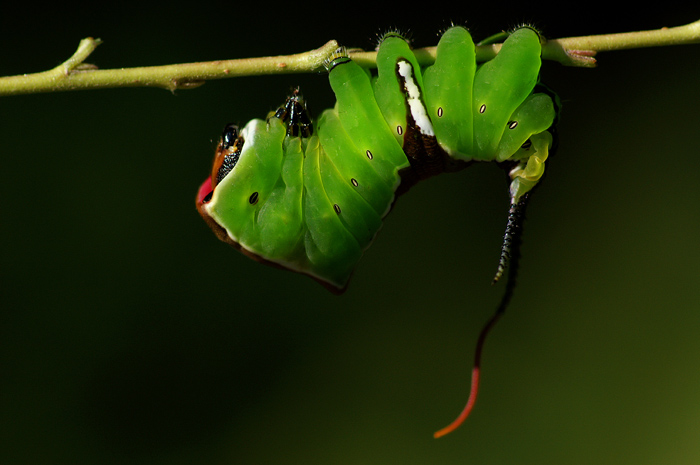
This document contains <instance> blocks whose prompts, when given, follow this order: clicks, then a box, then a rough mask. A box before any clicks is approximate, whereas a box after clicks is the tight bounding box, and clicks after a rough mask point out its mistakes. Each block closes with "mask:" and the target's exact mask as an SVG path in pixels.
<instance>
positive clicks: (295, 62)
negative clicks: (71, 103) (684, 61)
mask: <svg viewBox="0 0 700 465" xmlns="http://www.w3.org/2000/svg"><path fill="white" fill-rule="evenodd" d="M100 43H101V41H100V40H99V39H93V38H87V39H83V40H82V41H81V42H80V45H79V46H78V50H77V51H76V52H75V53H74V54H73V56H72V57H70V58H69V59H68V60H66V61H65V62H64V63H62V64H60V65H59V66H57V67H56V68H54V69H52V70H49V71H44V72H40V73H34V74H23V75H17V76H7V77H0V96H5V95H18V94H32V93H40V92H56V91H66V90H81V89H104V88H110V87H160V88H164V89H168V90H170V91H174V90H175V89H191V88H194V87H198V86H200V85H202V84H204V82H205V81H207V80H210V79H223V78H230V77H236V76H259V75H267V74H291V73H310V72H315V71H317V70H319V69H321V68H322V66H323V64H324V62H325V61H326V60H327V59H329V58H330V57H331V56H332V55H333V53H334V52H335V51H336V50H337V49H338V43H337V42H336V41H334V40H331V41H329V42H327V43H326V44H325V45H323V46H322V47H320V48H318V49H316V50H311V51H309V52H305V53H299V54H296V55H284V56H275V57H262V58H244V59H238V60H220V61H209V62H199V63H183V64H176V65H165V66H149V67H141V68H121V69H105V70H99V69H97V67H96V66H94V65H90V64H86V63H85V59H87V57H88V56H89V55H90V54H91V53H92V52H93V51H94V50H95V48H96V47H97V46H98V45H99V44H100ZM694 43H700V20H698V21H695V22H693V23H690V24H687V25H685V26H678V27H673V28H662V29H658V30H653V31H639V32H627V33H618V34H603V35H596V36H586V37H568V38H564V39H554V40H550V41H548V42H546V43H545V44H544V45H543V46H542V58H544V59H547V60H554V61H558V62H560V63H562V64H563V65H567V66H580V67H593V66H595V63H596V61H595V58H593V57H594V56H595V54H596V53H597V52H607V51H611V50H624V49H630V48H644V47H657V46H666V45H679V44H694ZM500 48H501V44H490V45H483V46H478V47H477V60H478V61H487V60H490V59H491V58H493V57H494V56H496V54H497V53H498V51H499V50H500ZM414 52H415V54H416V58H417V59H418V61H419V62H420V63H421V64H422V65H426V66H427V65H429V64H431V63H432V62H433V61H434V60H435V52H436V47H425V48H420V49H416V50H415V51H414ZM349 55H350V57H351V58H352V59H353V60H355V61H356V62H358V63H359V64H360V65H361V66H365V67H367V68H372V67H374V66H375V61H376V52H363V51H354V52H353V51H351V52H350V53H349Z"/></svg>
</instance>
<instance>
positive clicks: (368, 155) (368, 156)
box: [366, 150, 374, 160]
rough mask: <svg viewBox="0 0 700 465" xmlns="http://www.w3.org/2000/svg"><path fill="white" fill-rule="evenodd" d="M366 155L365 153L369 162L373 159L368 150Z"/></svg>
mask: <svg viewBox="0 0 700 465" xmlns="http://www.w3.org/2000/svg"><path fill="white" fill-rule="evenodd" d="M366 153H367V158H369V159H370V160H371V159H372V158H374V156H373V155H372V152H370V151H369V150H368V151H367V152H366Z"/></svg>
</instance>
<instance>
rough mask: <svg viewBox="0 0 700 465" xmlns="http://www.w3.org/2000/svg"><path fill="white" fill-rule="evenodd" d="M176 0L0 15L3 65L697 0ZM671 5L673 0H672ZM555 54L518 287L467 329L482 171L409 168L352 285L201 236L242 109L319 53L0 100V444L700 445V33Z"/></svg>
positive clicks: (119, 450)
mask: <svg viewBox="0 0 700 465" xmlns="http://www.w3.org/2000/svg"><path fill="white" fill-rule="evenodd" d="M491 3H492V4H484V5H474V6H464V7H461V9H459V10H456V9H454V7H442V6H441V5H439V4H435V5H431V8H430V9H429V10H427V11H424V12H415V11H407V9H405V8H404V9H402V10H401V11H398V12H392V13H378V12H373V11H372V10H371V9H370V8H371V7H370V6H369V5H364V6H362V5H355V6H351V5H345V6H329V5H328V4H324V5H322V6H316V5H314V4H312V3H305V4H303V5H295V4H288V5H286V6H284V8H283V9H279V10H275V9H273V8H270V6H269V5H266V4H260V3H258V4H250V3H247V4H233V3H230V2H229V3H220V4H196V5H195V4H186V5H184V4H183V5H180V6H178V5H173V4H170V3H169V4H168V6H167V7H165V6H163V5H160V6H157V7H156V6H153V7H150V6H143V5H141V6H139V7H133V8H129V7H126V6H124V7H120V8H119V9H110V8H108V7H107V6H105V5H101V6H92V7H90V8H86V9H75V10H70V9H68V8H64V9H63V10H58V9H52V8H45V9H39V8H37V7H36V6H32V5H30V4H27V5H26V6H18V7H17V9H16V10H15V11H14V12H11V11H12V10H4V11H3V12H2V15H1V16H0V37H1V38H2V41H1V43H2V47H1V49H0V74H3V75H10V74H19V73H28V72H36V71H42V70H45V69H48V68H50V67H53V66H55V65H57V64H58V63H60V62H61V61H62V60H64V59H65V58H67V57H68V56H69V55H70V54H71V53H72V52H73V50H74V49H75V47H76V46H77V44H78V41H79V39H81V38H82V37H85V36H89V35H93V36H97V37H101V38H102V39H104V40H105V43H104V44H103V45H102V46H100V47H99V48H98V50H97V51H96V52H95V54H94V55H93V56H92V57H91V59H90V60H88V61H90V62H94V63H97V64H99V66H100V67H103V68H111V67H130V66H142V65H156V64H169V63H178V62H189V61H201V60H214V59H223V58H239V57H246V56H260V55H276V54H287V53H295V52H300V51H305V50H308V49H311V48H315V47H317V46H320V45H321V44H322V43H324V42H325V41H326V40H328V39H331V38H335V39H338V40H339V41H340V42H341V43H343V44H345V45H348V46H360V47H364V48H371V47H372V46H373V43H372V37H373V36H374V34H375V33H377V32H380V31H382V30H384V29H386V28H388V27H394V26H396V27H399V28H401V29H410V30H411V31H412V32H413V36H414V39H415V43H416V46H423V45H432V44H435V43H436V42H437V36H436V35H435V33H436V32H437V31H438V30H439V29H440V28H441V27H443V26H445V25H447V24H448V23H449V21H455V22H461V21H463V20H466V21H467V25H468V26H470V28H471V30H472V33H473V35H474V36H475V38H477V39H479V38H483V37H486V36H488V35H490V34H492V33H494V32H497V31H499V30H500V29H502V28H509V27H511V26H513V25H515V24H518V23H521V22H530V23H534V24H535V25H536V26H538V27H540V28H541V29H542V30H543V31H544V34H545V35H546V36H548V37H564V36H575V35H587V34H595V33H607V32H623V31H629V30H642V29H654V28H658V27H662V26H676V25H681V24H685V23H688V22H691V21H693V20H696V19H698V18H699V17H700V11H698V8H695V10H694V11H692V9H690V8H688V9H686V10H685V11H673V12H670V11H654V12H649V13H645V14H642V13H636V14H630V15H626V16H625V17H624V18H623V19H620V17H619V16H618V15H614V16H613V15H606V14H603V13H601V10H598V9H596V8H594V7H593V6H590V8H589V9H585V10H583V9H582V10H579V11H577V13H576V14H571V13H570V12H569V13H566V12H565V11H563V10H562V9H561V8H549V7H547V6H546V5H541V6H540V7H538V8H534V9H531V8H530V7H526V6H523V5H521V6H511V5H508V4H503V3H502V2H498V3H497V4H496V3H494V2H491ZM659 9H661V10H663V7H662V6H660V7H659ZM599 63H600V66H599V68H597V69H595V70H587V69H574V68H563V67H561V66H560V65H558V64H555V63H547V64H545V66H544V68H543V70H542V78H543V81H544V82H546V83H547V84H549V85H550V86H551V87H552V88H554V89H555V90H557V91H558V93H559V94H560V96H561V98H562V101H563V103H564V109H563V114H562V121H561V125H560V127H559V133H560V148H559V151H558V153H557V154H556V156H555V157H554V158H553V159H552V161H551V164H550V165H549V167H548V176H547V179H545V181H544V183H543V185H542V186H541V188H540V189H539V191H538V192H537V193H536V195H535V196H534V197H533V202H532V204H531V206H530V209H529V216H528V222H527V225H526V233H525V245H524V250H523V254H524V257H523V261H522V267H521V278H520V285H519V288H518V289H517V292H516V295H515V298H514V300H513V303H512V306H511V308H510V310H509V313H508V314H507V316H506V317H505V318H504V319H503V320H502V322H501V323H500V325H499V326H498V327H497V328H496V329H495V331H494V332H493V333H492V334H491V336H490V338H489V341H488V343H487V346H486V349H485V354H484V369H485V372H484V376H483V384H482V388H483V392H482V395H481V397H480V401H479V403H478V404H477V407H476V409H475V411H474V413H473V417H472V418H470V420H469V421H468V422H467V424H466V425H464V426H463V427H462V428H461V429H460V430H458V431H457V432H456V433H454V434H452V435H449V436H447V437H445V438H443V439H440V440H433V438H432V432H433V431H434V430H436V429H438V428H440V427H442V426H444V425H445V424H447V423H448V422H449V421H451V420H452V419H453V418H454V416H455V415H456V414H457V413H458V412H459V410H460V409H461V408H462V406H463V403H464V402H465V401H466V395H467V390H468V383H469V368H470V363H471V360H472V351H473V345H474V342H475V340H476V336H477V334H478V331H479V329H480V328H481V325H482V324H483V323H484V321H485V320H486V319H487V318H488V316H489V315H490V314H491V312H492V311H493V309H494V307H495V305H496V303H497V302H498V300H499V298H500V295H501V292H502V289H503V288H502V285H501V286H499V287H495V288H491V287H490V286H489V282H490V279H491V277H492V274H493V272H494V270H495V266H496V261H497V257H498V252H499V244H500V238H501V234H502V229H503V226H504V224H505V219H506V216H505V215H506V208H507V197H506V184H505V181H504V179H503V176H502V173H501V172H500V171H499V170H498V169H497V168H496V167H494V166H491V165H483V166H476V167H473V168H471V169H469V170H467V171H465V172H462V173H458V174H453V175H445V176H443V177H440V178H437V179H433V180H430V181H429V182H426V183H424V184H423V185H419V186H417V187H416V188H414V189H413V190H412V191H411V192H410V193H409V194H407V195H406V196H404V197H402V198H401V199H400V201H399V202H398V203H397V205H396V208H395V210H394V211H393V212H392V213H391V215H390V216H389V217H388V219H387V221H386V223H385V226H384V228H383V229H382V231H381V233H380V234H379V237H378V238H377V241H376V243H375V244H374V245H373V246H372V248H370V249H369V250H368V252H367V253H366V255H365V257H364V258H363V260H362V262H361V264H360V266H359V268H358V270H357V272H356V274H355V276H354V278H353V282H352V283H351V286H350V289H349V290H348V292H347V293H346V294H345V295H344V296H342V297H336V296H333V295H330V294H329V293H327V292H326V291H325V290H324V289H323V288H321V287H320V286H319V285H318V284H316V283H314V282H313V281H312V280H310V279H308V278H305V277H303V276H298V275H295V274H292V273H289V272H284V271H279V270H275V269H272V268H269V267H265V266H262V265H259V264H257V263H254V262H253V261H251V260H248V259H247V258H245V257H244V256H242V255H240V254H238V253H237V252H235V251H234V250H232V249H229V248H228V247H227V246H225V245H224V244H222V243H220V242H219V241H217V240H216V239H215V237H214V236H213V234H211V233H210V231H209V230H208V228H207V227H206V225H205V224H204V223H203V222H202V221H201V219H200V218H199V217H198V215H197V213H196V211H195V208H194V195H195V192H196V190H197V187H198V186H199V184H200V183H201V181H203V179H204V178H205V176H206V173H207V171H208V169H209V165H210V162H211V158H212V154H213V147H214V142H215V140H216V139H217V138H218V136H219V133H220V130H221V128H222V127H223V125H224V124H225V123H227V122H239V123H245V122H246V121H247V120H249V119H250V118H253V117H262V116H264V115H265V114H266V113H267V111H269V110H271V109H273V108H275V106H276V105H278V104H279V103H280V102H282V101H283V99H284V97H285V96H286V94H287V92H288V91H289V89H290V87H292V86H294V85H297V84H300V85H301V86H302V91H303V92H304V94H305V96H306V97H307V99H308V100H309V101H310V105H311V109H312V111H314V112H315V113H316V114H318V113H320V111H321V110H322V109H323V108H325V107H327V106H330V105H332V103H333V97H332V94H331V92H330V89H329V88H328V84H327V81H326V77H325V76H324V75H304V76H281V77H251V78H241V79H236V80H226V81H213V82H209V83H207V84H206V85H205V86H203V87H201V88H199V89H196V90H191V91H179V92H177V93H176V94H175V95H172V94H170V93H168V92H166V91H162V90H154V89H114V90H100V91H88V92H77V93H57V94H44V95H27V96H18V97H8V98H3V99H2V100H0V153H2V157H3V163H2V170H0V176H2V179H1V180H0V194H1V198H2V200H1V201H0V212H1V213H2V215H1V217H0V218H2V219H1V220H0V237H1V239H2V241H0V244H1V245H0V247H1V249H0V256H1V257H2V258H1V262H0V263H1V265H0V267H1V268H0V306H1V307H2V313H1V315H2V316H1V317H0V438H1V441H2V446H0V463H8V464H9V463H13V464H23V463H27V464H30V463H32V464H33V463H36V464H39V463H41V464H48V463H74V464H83V463H85V464H88V463H89V464H92V463H100V464H121V463H129V464H185V463H197V464H207V465H209V464H234V463H235V464H238V463H251V464H252V463H255V464H266V463H270V464H272V463H275V464H305V465H308V464H328V463H332V464H369V463H372V464H462V463H479V464H513V463H519V464H520V463H523V464H526V463H537V464H543V463H567V464H579V463H580V464H589V463H597V464H608V463H610V464H613V463H615V464H619V463H634V464H653V463H674V464H683V463H689V464H690V463H698V461H700V370H698V366H700V338H699V337H698V333H699V332H700V311H699V310H700V264H699V263H700V261H699V258H700V245H699V244H700V243H699V242H698V231H700V212H699V209H700V206H699V205H700V202H699V200H700V194H698V189H697V185H698V173H699V172H700V161H699V156H700V141H699V139H698V136H697V134H698V130H697V128H698V123H699V122H700V119H699V117H698V107H699V106H700V92H698V82H699V79H700V46H697V45H696V46H684V47H675V48H659V49H649V50H634V51H626V52H614V53H609V54H602V55H600V56H599Z"/></svg>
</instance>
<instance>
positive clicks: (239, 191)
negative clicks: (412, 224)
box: [196, 27, 557, 293]
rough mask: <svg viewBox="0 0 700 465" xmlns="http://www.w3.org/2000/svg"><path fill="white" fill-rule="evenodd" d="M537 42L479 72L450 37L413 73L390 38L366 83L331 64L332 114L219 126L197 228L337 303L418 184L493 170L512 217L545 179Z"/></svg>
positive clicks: (347, 65) (413, 64)
mask: <svg viewBox="0 0 700 465" xmlns="http://www.w3.org/2000/svg"><path fill="white" fill-rule="evenodd" d="M540 40H541V39H540V36H539V34H538V33H537V32H536V31H534V30H533V29H531V28H528V27H523V28H520V29H518V30H516V31H515V32H513V33H512V34H510V35H509V36H508V38H507V39H506V40H505V42H504V44H503V46H502V48H501V50H500V52H499V53H498V55H497V56H496V57H495V58H494V59H492V60H491V61H488V62H486V63H484V64H483V65H481V66H477V63H476V58H475V45H474V42H473V41H472V38H471V36H470V34H469V32H468V31H467V30H466V29H464V28H462V27H452V28H450V29H448V30H447V31H446V32H445V33H444V34H443V35H442V37H441V39H440V42H439V44H438V47H437V55H436V59H435V63H434V64H433V65H431V66H429V67H427V68H426V69H424V70H421V68H420V66H419V65H418V62H417V60H416V58H415V55H414V54H413V52H412V51H411V49H410V47H409V45H408V44H407V42H406V41H405V40H404V39H403V38H402V37H400V36H398V35H397V34H388V35H387V36H385V37H384V38H383V39H382V41H381V43H380V45H379V48H378V55H377V72H378V76H377V77H376V78H372V77H371V76H370V74H369V73H368V72H367V70H365V69H363V68H361V67H360V66H359V65H357V64H356V63H354V62H353V61H352V60H351V59H349V58H348V57H347V56H342V55H341V56H338V57H336V58H335V59H333V60H332V61H330V62H329V64H328V66H327V68H328V69H329V74H328V76H329V80H330V84H331V87H332V89H333V91H334V93H335V95H336V98H337V103H336V105H335V107H334V108H332V109H328V110H325V111H324V112H323V113H322V114H321V116H320V117H319V118H318V119H317V120H316V121H313V122H312V121H311V119H310V117H309V114H308V111H307V110H306V106H305V103H304V100H303V98H302V97H301V95H300V94H299V93H298V92H294V93H293V94H292V96H290V97H289V98H288V99H287V101H286V102H285V104H284V105H283V106H282V107H280V109H279V110H278V111H277V112H276V113H274V114H272V115H271V116H269V117H268V118H267V119H266V120H260V119H254V120H252V121H250V122H249V123H248V124H247V125H246V126H245V127H244V128H243V129H242V130H240V131H239V130H238V128H237V127H236V126H233V125H228V126H226V128H225V129H224V133H223V135H222V138H221V140H220V142H219V144H218V147H217V149H216V154H215V160H214V167H213V169H212V175H211V177H210V178H209V179H207V181H205V183H204V184H203V185H202V186H201V187H200V190H199V193H198V196H197V202H196V203H197V208H198V210H199V212H200V214H201V215H202V217H203V218H204V219H205V220H206V222H207V223H208V224H209V225H210V226H211V227H212V229H213V230H214V231H215V232H216V233H217V235H218V237H219V238H220V239H221V240H224V241H226V242H228V243H230V244H232V245H234V246H235V247H237V248H238V249H239V250H241V251H242V252H243V253H245V254H247V255H249V256H251V257H252V258H254V259H256V260H258V261H261V262H264V263H268V264H272V265H276V266H280V267H283V268H287V269H290V270H293V271H296V272H300V273H305V274H307V275H309V276H311V277H313V278H315V279H316V280H318V281H319V282H321V283H322V284H324V285H325V286H326V287H328V288H329V289H330V290H332V291H334V292H337V293H340V292H343V291H344V290H345V288H346V286H347V283H348V280H349V278H350V276H351V274H352V272H353V270H354V268H355V266H356V264H357V262H358V261H359V260H360V258H361V256H362V254H363V252H364V251H365V249H367V248H368V247H369V245H370V244H371V243H372V241H373V240H374V237H375V235H376V234H377V231H378V230H379V229H380V227H381V225H382V219H383V218H384V216H385V215H386V214H387V213H388V212H389V210H390V209H391V206H392V204H393V202H394V200H395V198H396V197H397V196H398V195H399V194H401V193H403V192H405V191H406V190H407V189H408V188H409V187H410V186H412V185H413V184H415V183H416V182H417V181H419V180H421V179H425V178H427V177H429V176H433V175H435V174H439V173H442V172H447V171H456V170H459V169H462V168H464V167H466V166H467V165H469V164H470V163H472V162H474V161H496V162H498V163H502V164H504V166H505V167H506V168H507V169H508V170H509V175H510V180H511V182H510V196H511V210H513V206H516V205H518V204H520V203H521V200H522V199H524V198H525V197H526V196H525V194H526V193H527V192H529V191H530V190H531V189H532V188H533V187H534V186H535V185H536V184H537V182H538V181H539V179H540V178H541V177H542V174H543V172H544V163H545V160H546V159H547V157H548V154H549V151H550V149H551V147H552V144H553V138H552V130H551V128H552V127H553V123H554V121H555V118H556V116H557V105H556V102H555V98H553V96H552V94H551V93H549V92H537V91H536V89H538V87H539V86H538V74H539V69H540V65H541V60H540V54H541V43H540ZM509 236H510V234H509V232H507V233H506V237H505V239H504V248H503V252H502V255H501V261H500V265H499V271H498V274H497V278H498V277H499V276H500V274H501V273H502V271H503V268H504V267H505V265H506V263H507V258H508V253H509V250H508V243H509V241H510V238H509ZM497 278H496V279H497Z"/></svg>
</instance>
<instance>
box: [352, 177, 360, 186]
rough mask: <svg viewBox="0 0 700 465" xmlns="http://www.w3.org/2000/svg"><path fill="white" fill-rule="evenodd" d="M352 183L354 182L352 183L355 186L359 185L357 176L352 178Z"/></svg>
mask: <svg viewBox="0 0 700 465" xmlns="http://www.w3.org/2000/svg"><path fill="white" fill-rule="evenodd" d="M350 183H352V185H353V186H355V187H357V186H358V183H357V179H355V178H350Z"/></svg>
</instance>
